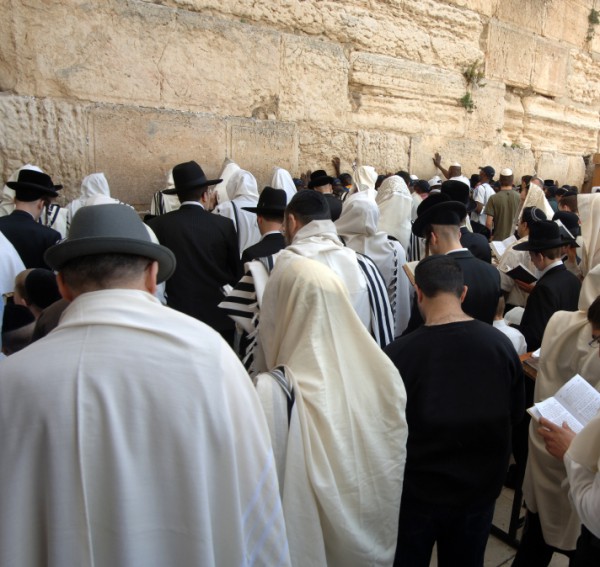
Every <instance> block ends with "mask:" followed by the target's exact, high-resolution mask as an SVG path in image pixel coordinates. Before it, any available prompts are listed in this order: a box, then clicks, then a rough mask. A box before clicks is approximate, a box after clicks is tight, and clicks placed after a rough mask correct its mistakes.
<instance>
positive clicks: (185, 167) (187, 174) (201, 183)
mask: <svg viewBox="0 0 600 567" xmlns="http://www.w3.org/2000/svg"><path fill="white" fill-rule="evenodd" d="M221 181H223V180H222V179H206V175H205V174H204V171H203V170H202V168H201V167H200V166H199V165H198V164H197V163H196V162H195V161H186V162H185V163H179V164H177V165H176V166H175V167H174V168H173V183H174V184H175V188H174V189H163V193H164V194H165V195H175V194H176V193H177V192H178V191H185V190H186V189H196V188H200V187H206V186H207V185H217V183H221Z"/></svg>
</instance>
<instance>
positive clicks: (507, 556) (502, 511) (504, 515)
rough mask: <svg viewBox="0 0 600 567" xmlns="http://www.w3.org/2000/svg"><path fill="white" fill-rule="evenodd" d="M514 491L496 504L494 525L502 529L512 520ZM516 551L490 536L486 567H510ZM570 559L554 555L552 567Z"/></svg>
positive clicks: (505, 493)
mask: <svg viewBox="0 0 600 567" xmlns="http://www.w3.org/2000/svg"><path fill="white" fill-rule="evenodd" d="M512 496H513V491H512V490H509V489H506V488H505V489H504V490H503V491H502V494H501V495H500V497H499V498H498V501H497V502H496V511H495V513H494V525H496V526H498V527H500V528H501V529H507V527H508V521H509V518H510V509H511V506H512ZM519 537H520V533H519ZM515 553H516V550H515V549H513V548H512V547H511V546H510V545H507V544H505V543H504V542H502V541H500V540H499V539H497V538H496V537H494V536H493V535H490V538H489V540H488V544H487V548H486V550H485V563H484V566H485V567H510V564H511V563H512V560H513V558H514V556H515ZM568 563H569V561H568V559H567V558H566V557H564V556H562V555H558V554H554V557H553V558H552V562H551V563H550V567H567V566H568ZM430 567H437V559H436V557H435V553H434V556H433V558H432V560H431V563H430Z"/></svg>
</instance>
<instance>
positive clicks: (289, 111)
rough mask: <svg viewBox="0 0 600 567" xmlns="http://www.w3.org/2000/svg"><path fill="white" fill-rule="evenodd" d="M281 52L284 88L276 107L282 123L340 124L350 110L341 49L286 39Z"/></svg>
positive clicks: (345, 70)
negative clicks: (301, 121)
mask: <svg viewBox="0 0 600 567" xmlns="http://www.w3.org/2000/svg"><path fill="white" fill-rule="evenodd" d="M282 52H283V54H282V56H283V61H282V69H281V81H282V84H283V85H285V88H284V89H283V91H282V93H281V100H280V104H279V110H280V117H281V119H282V120H314V121H324V122H334V123H338V124H339V123H340V122H343V121H344V120H345V114H346V112H347V111H348V110H349V109H350V104H349V101H348V67H349V63H348V59H347V58H346V55H345V54H344V51H343V49H342V48H341V47H340V46H338V45H334V44H331V43H326V42H323V41H315V40H311V41H309V40H307V39H302V38H297V37H294V36H285V37H284V38H283V48H282ZM307 76H310V77H311V80H310V81H307V80H306V77H307Z"/></svg>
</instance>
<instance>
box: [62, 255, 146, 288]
mask: <svg viewBox="0 0 600 567" xmlns="http://www.w3.org/2000/svg"><path fill="white" fill-rule="evenodd" d="M150 262H152V260H150V259H149V258H144V257H143V256H137V255H135V254H93V255H90V256H80V257H79V258H73V259H72V260H69V261H68V262H67V263H66V264H65V265H64V266H63V267H62V268H61V269H60V273H61V274H62V277H63V279H64V281H65V283H66V284H67V285H68V286H69V287H71V288H72V289H74V290H77V291H79V292H80V293H83V292H85V291H91V290H96V289H110V288H111V287H112V286H113V285H115V284H119V283H123V282H125V281H128V280H131V279H133V278H135V277H138V276H140V275H141V273H142V272H143V271H144V270H145V269H146V267H147V266H148V264H149V263H150Z"/></svg>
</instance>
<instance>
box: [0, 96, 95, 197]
mask: <svg viewBox="0 0 600 567" xmlns="http://www.w3.org/2000/svg"><path fill="white" fill-rule="evenodd" d="M87 136H88V124H87V117H86V113H85V109H84V108H82V107H81V106H79V105H73V104H70V103H68V102H63V101H53V100H50V99H35V98H32V97H20V96H12V95H3V96H0V170H1V172H2V179H3V180H6V179H7V178H8V177H9V176H10V175H11V174H12V173H13V172H14V171H15V170H17V169H18V168H19V167H21V166H22V165H24V164H26V163H32V164H34V165H37V166H39V167H41V168H42V169H43V170H44V171H45V172H47V173H48V174H49V175H50V176H51V177H52V179H53V180H54V182H55V183H60V184H61V185H63V186H64V189H63V190H62V191H61V198H60V200H59V201H60V202H62V203H63V204H64V202H65V201H66V200H69V199H71V198H72V197H73V196H75V195H78V194H79V188H80V186H81V180H82V178H83V177H84V176H85V175H87V174H88V173H91V171H90V164H89V162H88V143H87Z"/></svg>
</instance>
